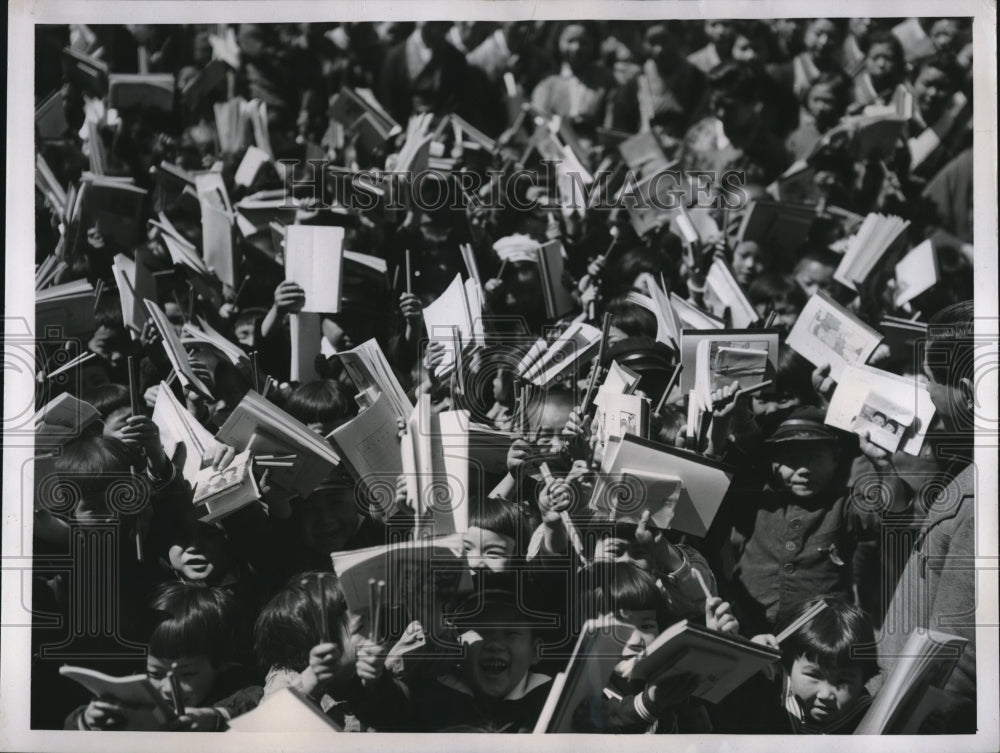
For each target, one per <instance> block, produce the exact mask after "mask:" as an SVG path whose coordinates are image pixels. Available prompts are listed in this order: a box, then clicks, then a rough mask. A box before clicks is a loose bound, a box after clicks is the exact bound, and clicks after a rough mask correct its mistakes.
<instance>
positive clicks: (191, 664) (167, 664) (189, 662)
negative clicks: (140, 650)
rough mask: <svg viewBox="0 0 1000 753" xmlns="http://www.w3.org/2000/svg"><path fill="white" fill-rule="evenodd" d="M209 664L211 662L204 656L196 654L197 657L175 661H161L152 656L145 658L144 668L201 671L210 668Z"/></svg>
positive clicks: (180, 658)
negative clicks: (174, 668) (206, 667)
mask: <svg viewBox="0 0 1000 753" xmlns="http://www.w3.org/2000/svg"><path fill="white" fill-rule="evenodd" d="M211 664H212V660H211V659H209V657H207V656H206V655H204V654H198V655H197V656H181V657H178V658H176V659H163V658H160V657H158V656H153V655H152V654H150V655H149V656H147V657H146V666H147V667H155V668H157V669H161V668H162V669H171V668H172V667H174V666H175V665H176V667H177V669H178V670H184V669H202V668H204V667H205V666H211Z"/></svg>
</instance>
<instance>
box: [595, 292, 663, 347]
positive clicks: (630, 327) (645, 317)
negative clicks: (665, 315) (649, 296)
mask: <svg viewBox="0 0 1000 753" xmlns="http://www.w3.org/2000/svg"><path fill="white" fill-rule="evenodd" d="M604 311H605V312H606V313H608V314H611V315H612V316H614V323H615V326H616V327H617V328H618V329H620V330H621V331H622V332H624V333H625V334H626V335H628V336H629V337H643V336H645V337H654V338H655V337H656V327H657V324H656V315H655V314H654V313H653V312H652V311H650V310H649V309H647V308H644V307H642V306H640V305H639V304H638V303H632V302H631V301H629V300H628V299H626V298H615V299H614V300H613V301H611V302H610V303H608V305H607V306H606V307H605V309H604Z"/></svg>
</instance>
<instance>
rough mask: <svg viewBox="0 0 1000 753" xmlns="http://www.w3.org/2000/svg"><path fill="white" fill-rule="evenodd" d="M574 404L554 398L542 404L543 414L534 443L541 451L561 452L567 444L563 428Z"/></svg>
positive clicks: (536, 430) (540, 417) (539, 418)
mask: <svg viewBox="0 0 1000 753" xmlns="http://www.w3.org/2000/svg"><path fill="white" fill-rule="evenodd" d="M572 409H573V408H572V406H571V405H569V403H568V402H567V401H565V400H561V399H552V398H551V397H550V398H549V399H547V400H546V401H545V404H544V405H543V406H542V409H541V415H540V416H539V417H538V426H537V427H536V428H535V436H534V441H533V444H534V445H535V447H536V448H537V449H538V450H539V451H541V452H552V453H557V452H560V451H561V450H562V449H563V447H564V446H565V444H566V443H565V441H564V440H563V438H562V434H561V432H562V430H563V428H564V427H565V426H566V422H567V421H568V420H569V414H570V411H572Z"/></svg>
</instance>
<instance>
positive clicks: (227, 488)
mask: <svg viewBox="0 0 1000 753" xmlns="http://www.w3.org/2000/svg"><path fill="white" fill-rule="evenodd" d="M259 500H260V489H259V488H258V487H257V481H256V480H255V479H254V476H253V455H252V454H251V452H250V450H249V449H247V450H244V451H243V452H241V453H240V454H238V455H237V456H236V457H234V458H233V462H232V463H230V464H229V465H227V466H226V467H225V468H223V469H221V470H216V469H214V468H211V467H208V468H202V469H201V470H200V471H198V473H197V474H195V477H194V497H193V499H192V504H193V505H194V509H195V514H196V515H198V519H199V520H201V521H202V522H203V523H214V522H215V521H217V520H221V519H222V518H225V517H226V516H227V515H232V514H233V513H234V512H237V511H238V510H241V509H243V508H244V507H246V506H247V505H249V504H252V503H254V502H257V501H259Z"/></svg>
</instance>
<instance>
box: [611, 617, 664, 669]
mask: <svg viewBox="0 0 1000 753" xmlns="http://www.w3.org/2000/svg"><path fill="white" fill-rule="evenodd" d="M615 619H616V620H617V621H618V622H620V623H622V624H623V625H624V626H625V627H624V629H622V632H621V633H620V634H618V635H616V636H615V637H617V638H619V639H620V640H621V642H622V644H623V647H622V659H624V660H626V661H622V662H621V663H619V665H618V667H616V668H615V669H616V670H617V669H619V668H621V669H622V670H624V669H625V667H623V666H622V665H623V664H626V663H628V664H629V665H630V666H629V668H631V664H632V662H631V661H628V660H630V659H635V658H636V657H638V656H641V655H642V654H643V653H644V652H645V651H646V648H647V647H648V646H649V644H651V643H652V642H653V641H655V640H656V636H658V635H659V634H660V624H659V622H658V621H657V619H656V610H654V609H636V610H630V609H623V610H620V611H619V612H618V614H617V615H615ZM616 631H617V629H616Z"/></svg>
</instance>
